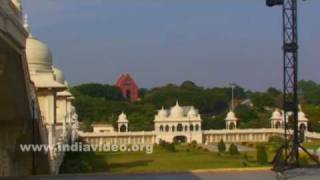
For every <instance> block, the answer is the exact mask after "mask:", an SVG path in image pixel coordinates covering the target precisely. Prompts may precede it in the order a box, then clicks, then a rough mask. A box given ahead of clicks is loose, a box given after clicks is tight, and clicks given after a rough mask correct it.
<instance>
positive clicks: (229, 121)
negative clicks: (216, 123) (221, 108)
mask: <svg viewBox="0 0 320 180" xmlns="http://www.w3.org/2000/svg"><path fill="white" fill-rule="evenodd" d="M225 120H226V129H237V121H238V118H237V117H236V115H235V114H234V112H233V111H232V110H230V111H229V112H228V114H227V117H226V119H225Z"/></svg>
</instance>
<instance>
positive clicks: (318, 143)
mask: <svg viewBox="0 0 320 180" xmlns="http://www.w3.org/2000/svg"><path fill="white" fill-rule="evenodd" d="M303 146H304V147H306V148H309V149H317V148H319V147H320V141H319V140H317V141H311V142H304V143H303Z"/></svg>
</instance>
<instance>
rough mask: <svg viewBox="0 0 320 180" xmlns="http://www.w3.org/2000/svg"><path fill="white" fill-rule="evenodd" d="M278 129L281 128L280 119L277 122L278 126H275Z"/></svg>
mask: <svg viewBox="0 0 320 180" xmlns="http://www.w3.org/2000/svg"><path fill="white" fill-rule="evenodd" d="M275 127H276V128H277V129H279V128H281V123H280V122H279V121H278V122H276V126H275Z"/></svg>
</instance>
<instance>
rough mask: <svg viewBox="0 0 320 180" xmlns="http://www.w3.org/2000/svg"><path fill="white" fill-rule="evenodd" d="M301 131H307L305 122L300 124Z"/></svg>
mask: <svg viewBox="0 0 320 180" xmlns="http://www.w3.org/2000/svg"><path fill="white" fill-rule="evenodd" d="M299 128H300V131H305V130H306V129H307V127H306V125H305V124H300V127H299Z"/></svg>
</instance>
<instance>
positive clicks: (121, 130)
mask: <svg viewBox="0 0 320 180" xmlns="http://www.w3.org/2000/svg"><path fill="white" fill-rule="evenodd" d="M120 132H127V126H126V125H124V124H123V125H121V126H120Z"/></svg>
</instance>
